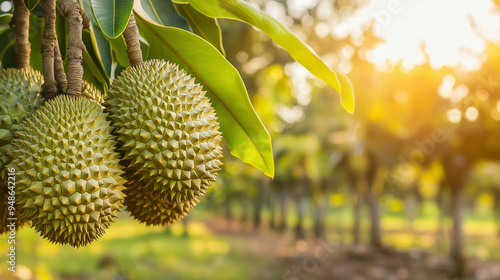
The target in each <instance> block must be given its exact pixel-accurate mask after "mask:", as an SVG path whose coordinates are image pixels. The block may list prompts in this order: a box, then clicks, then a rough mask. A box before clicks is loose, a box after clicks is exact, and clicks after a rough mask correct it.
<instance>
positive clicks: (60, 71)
mask: <svg viewBox="0 0 500 280" xmlns="http://www.w3.org/2000/svg"><path fill="white" fill-rule="evenodd" d="M54 72H55V78H56V82H57V90H58V91H59V92H60V93H62V92H66V88H67V86H68V80H66V73H64V62H63V60H62V56H61V50H60V49H59V42H58V41H57V39H56V40H55V44H54Z"/></svg>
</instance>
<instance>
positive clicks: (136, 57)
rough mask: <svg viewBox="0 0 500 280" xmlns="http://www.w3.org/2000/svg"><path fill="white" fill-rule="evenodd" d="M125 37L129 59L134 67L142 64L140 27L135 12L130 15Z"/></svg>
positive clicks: (124, 32)
mask: <svg viewBox="0 0 500 280" xmlns="http://www.w3.org/2000/svg"><path fill="white" fill-rule="evenodd" d="M123 37H124V38H125V43H126V44H127V55H128V60H129V61H130V64H131V65H132V67H135V66H138V65H140V64H142V51H141V43H140V42H139V28H137V23H136V22H135V17H134V13H133V12H132V14H131V15H130V20H129V21H128V24H127V27H126V28H125V31H123Z"/></svg>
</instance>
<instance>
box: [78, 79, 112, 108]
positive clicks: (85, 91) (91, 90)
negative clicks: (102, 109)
mask: <svg viewBox="0 0 500 280" xmlns="http://www.w3.org/2000/svg"><path fill="white" fill-rule="evenodd" d="M82 96H85V97H87V98H89V99H90V100H92V101H94V102H96V103H97V104H99V105H101V104H103V103H104V97H105V96H106V95H105V94H103V93H101V91H100V90H99V89H97V88H96V87H95V86H94V85H93V84H91V83H88V82H87V81H83V83H82Z"/></svg>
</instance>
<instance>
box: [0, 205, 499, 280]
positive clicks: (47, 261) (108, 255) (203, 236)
mask: <svg viewBox="0 0 500 280" xmlns="http://www.w3.org/2000/svg"><path fill="white" fill-rule="evenodd" d="M202 210H203V211H195V212H194V215H193V216H192V222H191V223H190V224H189V233H190V236H189V237H184V236H183V230H184V229H183V226H182V224H181V223H178V224H175V225H174V226H173V227H171V229H170V231H168V232H167V231H166V229H165V228H157V227H144V226H143V225H141V224H139V223H138V222H136V221H134V220H132V219H131V218H130V217H128V216H127V215H126V214H122V215H121V217H120V218H119V219H117V222H116V223H115V224H114V225H113V226H112V227H111V228H110V229H109V230H108V231H107V234H106V235H105V236H104V237H103V238H101V239H100V240H98V241H96V242H94V243H92V244H90V245H88V246H86V247H84V248H80V249H74V248H72V247H69V246H60V245H53V244H50V243H49V242H47V241H46V240H44V239H42V238H40V237H39V235H38V234H37V233H35V232H34V231H33V229H30V228H25V229H23V230H21V231H20V232H19V233H18V235H17V252H16V253H17V256H18V259H17V264H18V267H17V270H18V276H19V275H20V276H22V275H28V274H30V273H31V274H32V275H36V278H33V279H39V280H50V279H61V280H69V279H70V280H84V279H85V280H100V279H106V280H108V279H141V280H143V279H144V280H149V279H186V280H191V279H218V280H224V279H228V280H229V279H241V280H246V279H248V280H250V279H260V280H262V279H281V276H282V275H283V272H284V271H285V270H286V269H287V268H288V267H289V266H290V264H286V265H284V264H283V262H282V259H281V258H282V255H280V253H279V252H278V250H277V249H276V248H273V247H272V246H273V240H276V242H278V241H280V240H281V239H282V238H281V236H280V235H279V234H277V233H272V232H270V231H268V230H266V226H267V218H268V217H269V213H268V212H267V211H264V213H263V230H261V231H260V236H261V237H260V238H262V235H264V236H266V239H268V240H267V242H268V243H265V242H261V243H259V242H260V241H262V240H256V239H257V238H259V237H258V236H257V235H256V234H255V232H250V231H249V228H251V226H250V224H248V225H247V226H246V227H243V229H241V228H240V229H239V230H240V231H237V232H236V233H235V232H234V231H233V232H232V233H224V232H217V231H213V230H210V228H212V227H211V223H214V222H216V221H220V219H216V218H215V215H214V214H213V213H212V212H210V211H208V209H202ZM291 210H292V211H290V215H289V216H288V219H287V220H288V226H289V228H292V227H293V226H294V224H295V222H296V218H295V216H294V215H293V213H294V212H293V209H291ZM240 211H241V209H234V212H235V214H236V215H237V214H238V213H240ZM310 214H311V213H309V214H308V216H307V218H306V221H305V225H306V228H308V231H309V232H310V228H311V227H312V224H313V222H312V221H313V219H312V216H311V215H310ZM383 214H384V218H383V220H382V226H383V229H384V231H385V234H384V242H385V243H386V244H387V245H390V246H393V247H395V248H397V249H400V250H409V249H411V248H422V249H424V250H426V251H429V252H432V253H433V254H436V255H442V256H446V252H447V249H448V248H447V246H448V245H447V244H448V241H449V235H448V234H446V235H444V238H443V239H444V242H442V244H441V246H436V244H437V239H436V235H435V232H436V230H437V228H438V225H439V222H438V220H437V219H436V217H437V214H438V213H437V208H436V207H435V205H432V204H429V205H425V206H424V208H423V210H422V211H420V213H419V216H418V219H417V220H416V221H415V223H414V229H415V230H416V231H417V232H420V234H418V235H414V234H413V233H412V232H411V231H410V230H408V229H409V223H408V221H407V219H406V217H405V215H404V213H403V212H394V211H389V210H387V209H386V210H384V211H383ZM364 217H365V218H364V219H363V223H362V228H363V234H362V240H363V241H364V242H366V241H368V238H369V236H368V234H367V232H368V230H367V229H368V227H369V221H368V220H366V217H367V213H366V212H365V213H364ZM351 219H352V216H351V210H350V208H349V207H347V206H341V207H336V208H332V209H330V211H329V213H328V216H327V224H328V232H329V235H328V237H329V240H330V241H334V242H339V243H349V242H350V241H351V238H350V232H349V228H350V223H351ZM450 225H451V223H450V221H449V220H448V219H445V220H444V228H445V229H446V230H448V229H449V227H450ZM464 229H465V233H466V244H465V252H466V253H467V255H468V257H473V258H478V259H483V260H486V259H489V260H500V242H498V238H497V235H496V226H495V223H494V219H493V213H490V212H484V211H482V210H481V211H472V212H470V211H469V213H468V215H467V219H466V221H465V225H464ZM287 235H288V237H290V236H291V235H292V231H291V230H289V231H288V233H287ZM269 240H271V242H269ZM256 244H266V245H260V246H261V247H262V246H270V247H269V248H264V249H266V250H263V251H267V252H271V253H263V251H262V250H261V251H260V252H259V251H258V250H257V251H256V250H255V246H256ZM290 244H291V247H292V249H293V250H295V243H293V242H290ZM7 247H8V244H7V238H6V237H5V236H1V237H0V255H1V256H3V257H2V258H1V260H2V261H1V262H0V279H6V280H8V279H16V278H12V276H13V275H12V274H11V273H10V272H8V271H7V263H6V262H5V261H4V259H5V254H6V253H7ZM297 248H298V247H297ZM274 251H276V254H274V253H273V252H274ZM295 251H297V250H295ZM295 253H297V252H295ZM119 275H122V276H126V278H118V276H119ZM19 279H30V278H19Z"/></svg>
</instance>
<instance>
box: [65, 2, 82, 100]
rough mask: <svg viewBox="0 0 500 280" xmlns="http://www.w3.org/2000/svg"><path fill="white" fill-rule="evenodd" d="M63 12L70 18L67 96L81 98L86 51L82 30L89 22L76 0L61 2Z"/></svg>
mask: <svg viewBox="0 0 500 280" xmlns="http://www.w3.org/2000/svg"><path fill="white" fill-rule="evenodd" d="M61 11H62V13H63V14H64V15H65V16H66V17H67V18H68V64H67V65H68V84H67V91H66V94H68V95H71V96H79V95H80V94H81V93H82V83H83V67H82V61H83V55H82V52H83V51H84V50H85V49H86V48H85V45H84V44H83V40H82V30H83V27H84V23H85V22H87V24H88V18H87V19H86V20H84V19H85V18H86V16H85V14H84V13H83V10H82V9H81V7H80V5H79V4H78V3H77V2H76V0H61Z"/></svg>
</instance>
